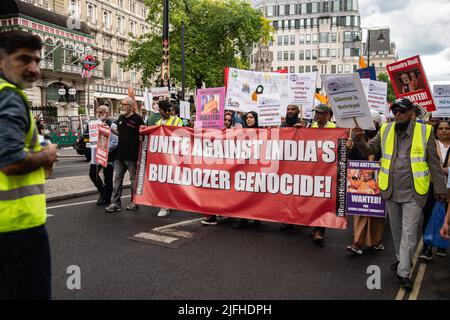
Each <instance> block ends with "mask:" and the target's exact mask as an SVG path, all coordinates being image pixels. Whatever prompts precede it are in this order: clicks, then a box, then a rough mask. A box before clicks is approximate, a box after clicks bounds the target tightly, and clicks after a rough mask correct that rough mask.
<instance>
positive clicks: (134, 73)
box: [130, 70, 137, 84]
mask: <svg viewBox="0 0 450 320" xmlns="http://www.w3.org/2000/svg"><path fill="white" fill-rule="evenodd" d="M136 80H137V77H136V71H134V70H132V71H131V73H130V81H131V83H133V84H134V83H136V82H137V81H136Z"/></svg>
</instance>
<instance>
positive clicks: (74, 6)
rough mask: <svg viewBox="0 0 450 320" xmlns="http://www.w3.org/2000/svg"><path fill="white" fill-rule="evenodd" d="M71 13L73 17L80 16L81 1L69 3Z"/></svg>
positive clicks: (72, 0)
mask: <svg viewBox="0 0 450 320" xmlns="http://www.w3.org/2000/svg"><path fill="white" fill-rule="evenodd" d="M69 12H70V15H71V16H75V17H79V16H80V0H70V2H69Z"/></svg>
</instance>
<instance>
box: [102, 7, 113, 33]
mask: <svg viewBox="0 0 450 320" xmlns="http://www.w3.org/2000/svg"><path fill="white" fill-rule="evenodd" d="M103 26H104V27H105V28H106V29H110V28H111V12H109V11H107V10H105V11H104V12H103Z"/></svg>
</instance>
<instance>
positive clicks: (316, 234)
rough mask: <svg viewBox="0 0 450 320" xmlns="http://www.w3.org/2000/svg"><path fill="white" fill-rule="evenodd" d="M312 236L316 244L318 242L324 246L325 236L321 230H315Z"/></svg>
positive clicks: (320, 245)
mask: <svg viewBox="0 0 450 320" xmlns="http://www.w3.org/2000/svg"><path fill="white" fill-rule="evenodd" d="M311 238H312V241H313V242H314V243H315V244H317V245H318V246H319V247H323V244H324V238H323V234H321V233H320V231H313V233H311Z"/></svg>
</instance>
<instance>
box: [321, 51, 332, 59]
mask: <svg viewBox="0 0 450 320" xmlns="http://www.w3.org/2000/svg"><path fill="white" fill-rule="evenodd" d="M319 54H320V57H321V58H328V57H329V56H330V49H320V52H319Z"/></svg>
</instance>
